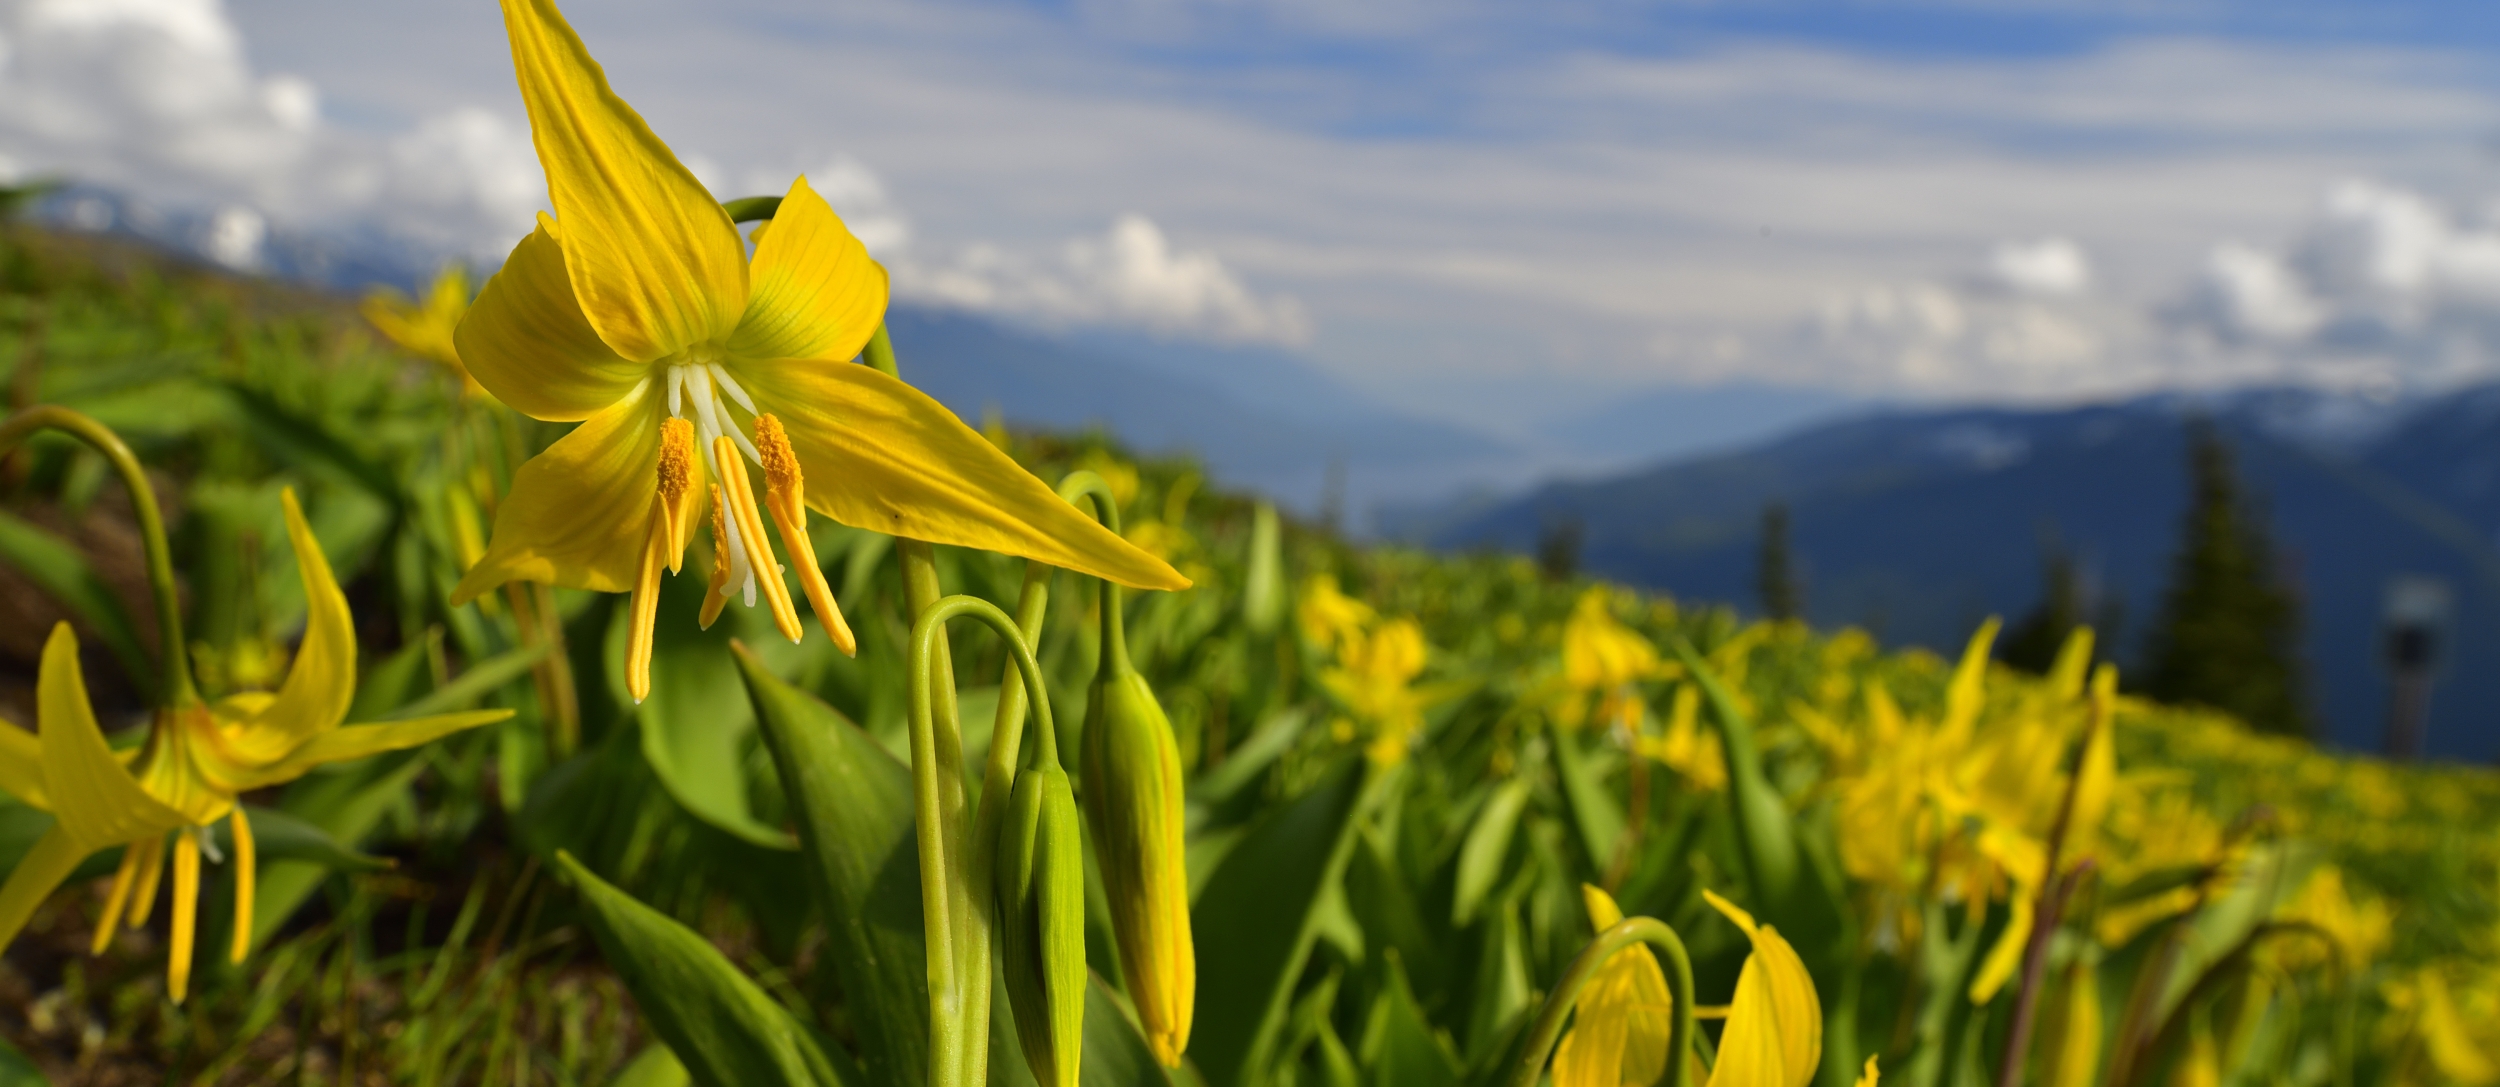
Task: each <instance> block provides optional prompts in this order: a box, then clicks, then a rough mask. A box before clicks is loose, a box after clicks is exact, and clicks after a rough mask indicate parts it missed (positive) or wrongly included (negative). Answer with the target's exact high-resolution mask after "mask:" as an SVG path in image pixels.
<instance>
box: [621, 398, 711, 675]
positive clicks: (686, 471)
mask: <svg viewBox="0 0 2500 1087" xmlns="http://www.w3.org/2000/svg"><path fill="white" fill-rule="evenodd" d="M671 392H672V394H673V393H674V392H675V389H674V386H672V388H671ZM694 474H695V457H694V426H693V424H690V423H688V422H686V421H685V420H684V419H676V418H671V419H666V420H662V421H661V423H660V463H659V469H658V472H657V478H656V479H655V480H654V486H655V489H656V490H657V492H658V493H657V494H656V495H655V497H654V500H653V502H652V503H651V520H650V525H649V527H648V528H647V529H646V530H645V531H644V534H643V545H642V561H641V565H640V568H639V569H637V570H636V571H635V573H634V596H633V603H632V607H633V616H632V619H631V621H630V622H629V623H628V624H627V626H626V644H625V688H626V691H627V693H629V694H632V695H633V696H634V702H635V704H637V705H639V704H641V702H642V700H643V699H644V698H645V697H648V696H649V695H650V693H651V647H652V637H653V631H652V628H653V627H654V626H656V625H657V624H658V621H659V609H660V569H661V567H663V566H665V567H667V568H668V571H669V572H670V573H676V572H677V571H679V570H681V569H683V568H684V567H685V561H686V538H687V535H688V534H689V532H690V531H691V529H692V527H693V526H692V525H690V524H689V523H688V522H689V521H691V520H692V519H693V518H692V517H691V514H692V513H693V512H694V511H693V510H692V508H691V503H689V502H688V501H687V499H688V497H689V496H691V495H692V494H693V493H694Z"/></svg>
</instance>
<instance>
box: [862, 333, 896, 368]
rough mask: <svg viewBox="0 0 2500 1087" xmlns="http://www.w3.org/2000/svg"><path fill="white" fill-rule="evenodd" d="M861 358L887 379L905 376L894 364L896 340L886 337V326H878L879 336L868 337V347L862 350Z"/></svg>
mask: <svg viewBox="0 0 2500 1087" xmlns="http://www.w3.org/2000/svg"><path fill="white" fill-rule="evenodd" d="M859 357H860V360H861V361H863V362H866V363H867V364H868V365H870V366H872V367H875V368H876V369H877V370H878V371H879V372H881V373H883V374H884V375H885V376H887V377H893V378H899V377H901V376H903V374H902V371H901V370H900V368H898V367H897V366H896V365H895V362H894V338H893V337H891V336H888V335H886V333H885V326H884V325H878V326H877V334H876V335H874V336H870V337H868V346H867V347H864V348H861V349H860V352H859Z"/></svg>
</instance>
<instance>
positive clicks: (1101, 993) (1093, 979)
mask: <svg viewBox="0 0 2500 1087" xmlns="http://www.w3.org/2000/svg"><path fill="white" fill-rule="evenodd" d="M1007 1014H1010V1013H1008V1012H1007V1005H1006V1002H1004V1001H1001V1002H999V1004H998V1006H997V1008H996V1010H994V1011H992V1012H991V1015H992V1017H994V1018H1004V1017H1005V1016H1006V1015H1007ZM993 1052H994V1051H993ZM1077 1082H1078V1083H1080V1084H1083V1085H1084V1087H1169V1085H1170V1084H1171V1082H1172V1081H1171V1077H1170V1076H1169V1075H1168V1074H1167V1073H1165V1072H1164V1070H1163V1066H1162V1065H1160V1064H1156V1063H1155V1054H1154V1050H1153V1049H1152V1048H1150V1047H1148V1046H1147V1045H1146V1038H1145V1036H1144V1035H1142V1034H1139V1033H1138V1032H1137V1023H1136V1021H1135V1020H1132V1019H1130V1018H1129V1013H1128V1009H1127V1008H1125V1007H1122V1006H1121V1004H1120V998H1119V997H1117V996H1115V995H1113V994H1112V992H1111V984H1110V983H1109V982H1106V981H1104V980H1103V979H1102V975H1100V974H1091V973H1089V974H1088V975H1087V977H1086V987H1085V1063H1084V1066H1083V1067H1082V1068H1081V1069H1080V1070H1079V1071H1078V1073H1077Z"/></svg>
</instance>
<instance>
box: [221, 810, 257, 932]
mask: <svg viewBox="0 0 2500 1087" xmlns="http://www.w3.org/2000/svg"><path fill="white" fill-rule="evenodd" d="M231 821H232V823H233V824H234V950H233V953H232V954H230V955H229V956H228V957H227V959H228V961H230V962H232V963H234V964H235V965H237V966H240V965H242V964H243V956H244V955H245V954H246V953H248V952H250V951H251V949H252V905H253V902H252V888H253V885H254V884H256V883H258V882H259V881H260V859H259V847H258V845H257V844H256V843H254V842H253V840H252V824H251V823H250V822H249V821H247V820H245V819H244V818H243V805H241V804H237V805H235V806H234V815H233V817H232V820H231Z"/></svg>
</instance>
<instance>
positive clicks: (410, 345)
mask: <svg viewBox="0 0 2500 1087" xmlns="http://www.w3.org/2000/svg"><path fill="white" fill-rule="evenodd" d="M362 308H363V310H364V315H365V320H367V321H370V322H372V324H373V327H374V328H375V329H378V330H380V331H381V333H382V335H383V336H384V337H387V338H388V339H389V340H390V341H391V342H392V343H395V344H398V345H399V347H400V350H403V351H406V352H408V353H409V354H411V355H415V356H417V357H418V358H421V359H425V360H426V361H428V362H432V363H434V364H436V365H439V366H441V367H442V368H443V369H445V370H448V371H450V372H451V375H452V376H453V377H456V378H458V379H459V380H460V385H461V389H462V391H464V392H466V393H467V394H468V395H469V396H472V397H476V398H480V399H484V398H486V397H487V395H488V394H487V392H486V388H485V386H482V385H479V384H478V383H477V379H476V378H475V377H472V376H470V375H469V368H468V367H467V366H464V365H461V362H460V347H459V345H458V344H457V343H455V342H453V339H452V333H453V331H454V330H456V329H458V328H459V327H460V318H461V317H463V316H466V315H467V314H468V312H469V272H468V269H465V268H462V267H461V266H459V265H457V264H446V265H444V266H443V270H442V272H441V273H440V274H438V275H436V276H435V277H434V285H433V286H432V287H430V288H427V290H426V292H425V300H424V301H422V302H419V301H414V300H412V299H410V298H409V297H408V296H406V295H403V294H401V293H399V292H398V291H395V290H392V289H390V288H388V287H383V288H379V289H377V290H375V291H373V292H372V293H370V294H367V295H365V301H364V306H363V307H362Z"/></svg>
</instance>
